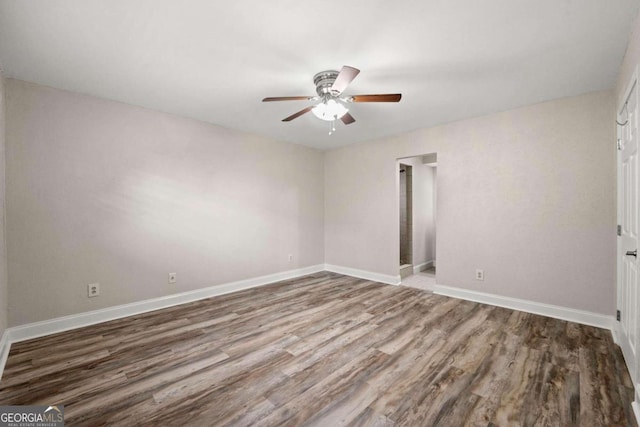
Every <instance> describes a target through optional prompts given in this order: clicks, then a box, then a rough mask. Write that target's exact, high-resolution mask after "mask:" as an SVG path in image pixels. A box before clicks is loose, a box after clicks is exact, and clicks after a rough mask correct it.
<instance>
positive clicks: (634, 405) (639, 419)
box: [631, 398, 640, 425]
mask: <svg viewBox="0 0 640 427" xmlns="http://www.w3.org/2000/svg"><path fill="white" fill-rule="evenodd" d="M631 409H633V415H635V416H636V424H638V425H640V405H639V404H638V400H637V398H636V400H634V401H633V402H631Z"/></svg>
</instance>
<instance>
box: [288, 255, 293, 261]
mask: <svg viewBox="0 0 640 427" xmlns="http://www.w3.org/2000/svg"><path fill="white" fill-rule="evenodd" d="M291 261H293V255H292V254H289V262H291Z"/></svg>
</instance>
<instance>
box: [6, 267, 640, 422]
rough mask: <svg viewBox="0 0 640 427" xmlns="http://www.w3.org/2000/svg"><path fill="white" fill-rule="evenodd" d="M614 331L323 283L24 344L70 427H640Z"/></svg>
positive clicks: (27, 370) (38, 381)
mask: <svg viewBox="0 0 640 427" xmlns="http://www.w3.org/2000/svg"><path fill="white" fill-rule="evenodd" d="M632 399H633V391H632V385H631V381H630V379H629V377H628V375H627V373H626V368H625V366H624V362H623V360H622V355H621V353H620V351H619V349H618V348H617V347H616V346H615V345H614V344H613V342H612V339H611V334H610V332H609V331H606V330H603V329H598V328H593V327H588V326H582V325H578V324H575V323H570V322H565V321H560V320H555V319H550V318H546V317H541V316H536V315H532V314H527V313H522V312H518V311H512V310H508V309H503V308H498V307H492V306H488V305H482V304H476V303H472V302H468V301H462V300H456V299H451V298H446V297H442V296H437V295H433V294H430V293H427V292H424V291H420V290H416V289H410V288H405V287H395V286H389V285H381V284H378V283H374V282H370V281H366V280H360V279H355V278H352V277H347V276H341V275H338V274H333V273H318V274H314V275H311V276H306V277H304V278H300V279H296V280H291V281H284V282H279V283H277V284H274V285H270V286H265V287H261V288H256V289H252V290H247V291H243V292H237V293H234V294H228V295H223V296H219V297H215V298H211V299H207V300H202V301H198V302H194V303H191V304H185V305H181V306H178V307H173V308H170V309H165V310H159V311H156V312H152V313H147V314H144V315H139V316H135V317H130V318H126V319H120V320H116V321H112V322H108V323H103V324H100V325H98V326H93V327H90V328H83V329H77V330H73V331H69V332H65V333H61V334H57V335H52V336H48V337H44V338H39V339H35V340H31V341H25V342H21V343H17V344H14V345H13V346H12V348H11V353H10V355H9V359H8V362H7V366H6V369H5V373H4V376H3V378H2V381H0V403H1V404H5V405H7V404H15V405H24V404H46V405H50V404H63V405H65V419H66V425H69V426H75V425H86V426H98V425H127V426H131V425H153V426H164V425H181V426H184V425H193V426H201V425H205V426H214V425H215V426H218V425H239V426H242V425H260V426H262V425H265V426H281V425H283V426H289V425H318V426H336V425H351V426H373V425H375V426H394V425H397V426H405V425H406V426H435V425H442V426H462V425H469V426H520V425H522V426H570V425H576V426H578V425H582V426H614V425H615V426H624V425H630V426H635V422H634V420H633V414H632V411H631V407H630V403H631V401H632Z"/></svg>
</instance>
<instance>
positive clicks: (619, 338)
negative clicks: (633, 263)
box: [612, 66, 640, 417]
mask: <svg viewBox="0 0 640 427" xmlns="http://www.w3.org/2000/svg"><path fill="white" fill-rule="evenodd" d="M638 83H639V82H638V67H637V66H636V68H635V69H634V71H633V73H632V75H631V77H630V79H629V81H628V82H627V87H626V88H625V91H624V95H623V97H622V99H621V102H620V104H619V105H618V100H617V99H616V120H617V121H618V122H622V121H624V120H625V119H626V118H627V117H628V115H627V114H628V113H626V114H625V105H626V103H627V100H628V99H629V97H630V96H631V91H632V90H633V89H634V86H636V85H638ZM638 97H639V95H638V88H636V98H638ZM637 105H638V99H636V106H637ZM637 108H638V107H636V109H637ZM623 129H624V128H623V127H622V126H619V125H617V124H616V224H617V225H618V226H619V225H620V224H622V215H623V212H622V210H623V200H622V199H623V194H622V179H623V177H622V168H621V165H622V151H621V150H620V148H619V147H620V146H619V144H620V140H621V138H622V137H623V134H622V132H623ZM637 191H639V192H640V187H638V188H637ZM639 199H640V198H639ZM623 250H624V248H623V246H622V238H621V236H619V235H617V234H616V310H618V311H619V312H621V311H622V310H623V308H624V305H625V304H624V301H623V293H622V274H623V268H624V265H623V256H624V254H623ZM638 290H639V291H640V289H638ZM636 303H637V302H636ZM636 314H637V316H640V313H636ZM622 315H624V313H623V314H622ZM637 320H638V319H635V321H637ZM612 332H613V339H614V341H615V343H616V344H618V345H619V346H620V347H625V346H626V347H627V348H628V346H629V342H628V340H627V339H625V338H626V336H623V335H622V332H623V331H622V327H621V323H620V321H616V322H614V326H613V328H612ZM635 350H636V351H635V353H636V354H638V350H640V349H635ZM622 353H623V356H624V358H625V363H626V365H627V370H628V372H629V375H630V376H631V381H632V383H633V386H634V391H635V392H634V396H635V400H634V402H633V404H632V406H633V410H634V412H635V413H636V417H637V416H638V413H639V412H638V411H639V409H640V405H639V403H638V402H640V394H639V391H640V390H639V389H638V385H639V381H638V380H639V379H638V378H637V377H638V372H637V371H638V366H639V364H640V363H639V362H640V361H639V360H627V357H626V355H628V354H629V352H628V351H625V350H624V349H623V351H622ZM636 359H637V357H636Z"/></svg>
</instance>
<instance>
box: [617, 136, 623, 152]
mask: <svg viewBox="0 0 640 427" xmlns="http://www.w3.org/2000/svg"><path fill="white" fill-rule="evenodd" d="M616 147H618V150H621V149H622V143H621V142H620V138H618V141H617V142H616Z"/></svg>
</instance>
